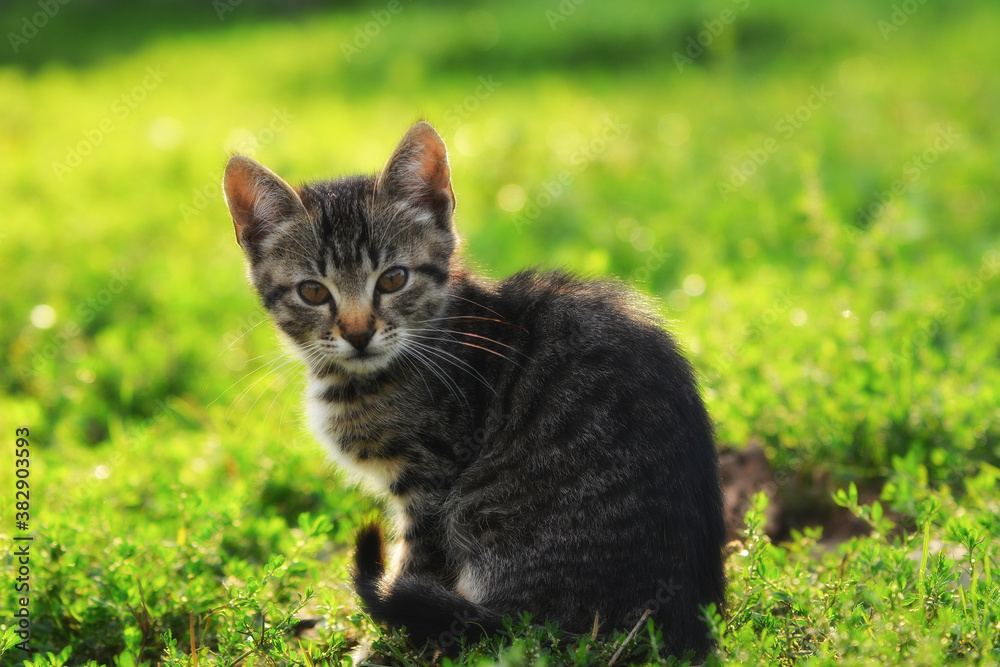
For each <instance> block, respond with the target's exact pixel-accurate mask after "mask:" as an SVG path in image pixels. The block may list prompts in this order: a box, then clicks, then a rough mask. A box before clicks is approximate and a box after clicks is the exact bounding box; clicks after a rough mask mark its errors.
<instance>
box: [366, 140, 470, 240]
mask: <svg viewBox="0 0 1000 667" xmlns="http://www.w3.org/2000/svg"><path fill="white" fill-rule="evenodd" d="M375 188H376V192H377V193H378V194H379V196H381V197H387V198H389V199H391V200H395V201H398V202H402V203H405V204H407V205H409V206H411V207H413V208H416V209H420V210H422V211H425V212H427V213H430V214H431V215H433V216H434V219H435V220H436V221H437V222H438V224H440V225H441V226H443V227H446V228H450V227H451V215H452V213H453V212H454V210H455V193H454V191H453V190H452V189H451V167H449V166H448V149H447V147H446V146H445V145H444V140H443V139H442V138H441V136H440V135H439V134H438V133H437V132H436V131H435V130H434V128H433V127H431V125H430V123H427V122H425V121H420V122H418V123H417V124H415V125H414V126H413V127H411V128H410V129H409V130H407V132H406V134H404V135H403V138H402V139H401V140H400V141H399V145H398V146H396V150H395V151H393V153H392V156H391V157H390V158H389V161H388V162H387V163H386V165H385V167H383V168H382V171H381V173H379V175H378V178H377V180H376V184H375Z"/></svg>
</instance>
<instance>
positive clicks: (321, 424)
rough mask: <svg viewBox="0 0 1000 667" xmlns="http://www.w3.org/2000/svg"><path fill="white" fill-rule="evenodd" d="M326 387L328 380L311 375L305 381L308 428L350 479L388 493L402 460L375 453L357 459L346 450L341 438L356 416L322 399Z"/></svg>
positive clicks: (375, 490) (355, 453) (399, 471)
mask: <svg viewBox="0 0 1000 667" xmlns="http://www.w3.org/2000/svg"><path fill="white" fill-rule="evenodd" d="M328 387H329V383H328V382H326V381H323V380H317V379H315V378H312V379H310V380H309V386H308V387H307V388H306V414H307V416H308V420H309V426H310V428H311V429H312V431H313V433H314V434H315V435H316V437H317V438H318V439H319V441H320V442H321V443H322V444H323V445H324V446H325V447H326V450H327V453H328V454H329V456H330V458H331V459H332V460H333V461H334V462H335V463H336V464H337V466H338V467H339V468H340V469H341V470H343V471H344V472H345V473H346V474H347V476H348V477H349V478H350V480H351V481H352V482H354V483H357V484H362V485H363V486H365V487H366V488H367V489H368V490H369V491H371V492H372V493H376V494H388V493H389V487H390V485H391V484H392V483H393V482H394V481H395V480H396V479H397V478H398V477H399V475H400V474H401V473H402V470H403V463H402V461H400V460H399V459H386V458H381V457H378V456H370V457H368V458H360V457H359V456H358V455H357V452H351V451H346V450H345V448H344V447H343V445H342V439H343V436H344V435H345V434H347V433H348V432H349V429H351V428H352V426H351V424H350V423H349V422H356V421H357V416H356V415H348V414H347V413H346V410H345V409H344V407H343V406H342V405H341V404H339V403H336V402H334V403H331V402H330V401H327V400H325V399H324V398H322V396H323V394H324V393H325V392H326V390H327V389H328ZM352 417H353V418H352ZM353 435H358V434H356V433H354V434H353ZM361 435H362V436H363V434H361Z"/></svg>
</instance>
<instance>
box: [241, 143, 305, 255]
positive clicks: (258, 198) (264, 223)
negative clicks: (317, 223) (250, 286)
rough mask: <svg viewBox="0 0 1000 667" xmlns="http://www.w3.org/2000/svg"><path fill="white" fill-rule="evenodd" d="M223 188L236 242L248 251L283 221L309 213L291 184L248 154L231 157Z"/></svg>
mask: <svg viewBox="0 0 1000 667" xmlns="http://www.w3.org/2000/svg"><path fill="white" fill-rule="evenodd" d="M222 189H223V192H224V193H225V196H226V205H227V206H229V213H230V215H232V216H233V226H234V227H235V228H236V242H237V243H239V244H240V246H241V247H242V248H243V249H244V250H245V251H249V250H250V249H251V248H252V247H259V246H260V244H261V243H262V242H263V241H264V240H265V239H266V238H267V237H268V236H270V235H271V233H272V232H274V231H275V230H276V229H278V228H279V227H280V226H281V224H282V223H284V222H285V221H287V220H288V219H290V218H293V217H296V216H300V215H305V212H306V211H305V206H304V205H303V204H302V200H301V199H300V198H299V195H298V194H297V193H296V192H295V190H294V189H293V188H292V186H290V185H289V184H288V183H286V182H285V181H283V180H282V179H281V177H279V176H278V175H277V174H275V173H274V172H273V171H271V170H270V169H268V168H267V167H265V166H264V165H262V164H260V163H259V162H257V161H256V160H253V159H251V158H248V157H247V156H246V155H234V156H232V157H231V158H229V162H228V163H227V164H226V174H225V176H224V177H223V179H222Z"/></svg>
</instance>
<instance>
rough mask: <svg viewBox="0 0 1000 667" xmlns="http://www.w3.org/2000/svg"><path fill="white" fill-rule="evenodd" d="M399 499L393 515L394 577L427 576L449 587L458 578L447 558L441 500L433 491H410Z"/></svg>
mask: <svg viewBox="0 0 1000 667" xmlns="http://www.w3.org/2000/svg"><path fill="white" fill-rule="evenodd" d="M399 500H400V510H399V512H397V515H396V521H395V523H396V535H397V537H398V538H399V542H398V544H397V546H396V548H395V550H394V553H393V557H392V572H393V574H394V575H395V576H407V577H417V578H421V579H430V580H434V581H437V582H439V583H440V584H442V585H444V586H446V587H448V588H451V587H453V586H454V583H455V580H456V579H457V578H458V575H457V573H456V572H455V564H454V563H452V562H451V559H450V558H449V551H448V548H447V542H446V537H447V534H446V531H445V524H444V521H443V519H442V512H441V509H442V504H443V499H442V498H439V497H438V496H437V495H436V494H426V495H415V494H410V495H409V496H408V497H407V498H405V499H402V498H401V499H399Z"/></svg>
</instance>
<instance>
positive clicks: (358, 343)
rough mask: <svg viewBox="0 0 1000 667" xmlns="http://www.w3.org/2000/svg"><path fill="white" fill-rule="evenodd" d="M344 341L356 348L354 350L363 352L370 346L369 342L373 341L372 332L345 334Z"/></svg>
mask: <svg viewBox="0 0 1000 667" xmlns="http://www.w3.org/2000/svg"><path fill="white" fill-rule="evenodd" d="M343 336H344V340H346V341H347V342H348V343H350V344H351V345H353V346H354V349H355V350H357V351H358V352H360V351H362V350H363V349H365V348H366V347H367V346H368V343H369V341H371V339H372V332H371V331H358V332H351V333H348V332H344V334H343Z"/></svg>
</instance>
